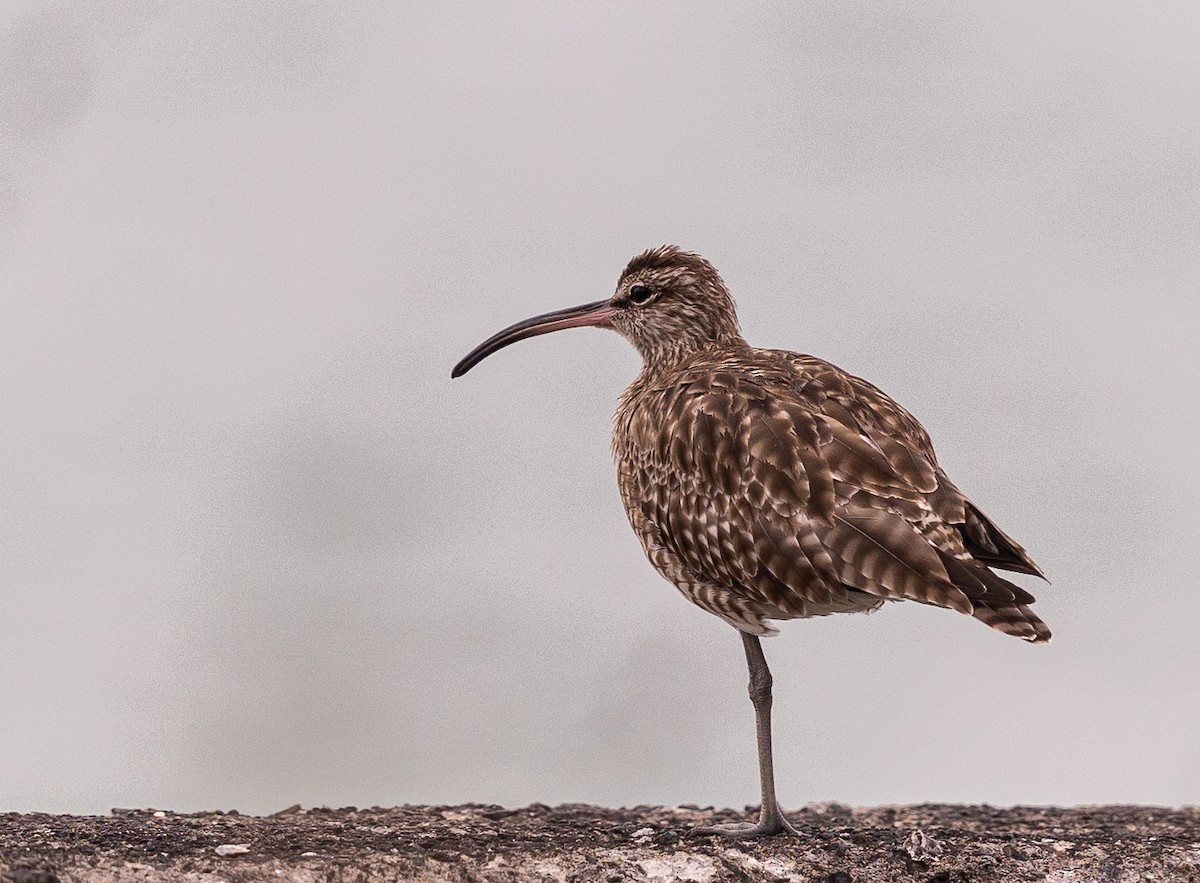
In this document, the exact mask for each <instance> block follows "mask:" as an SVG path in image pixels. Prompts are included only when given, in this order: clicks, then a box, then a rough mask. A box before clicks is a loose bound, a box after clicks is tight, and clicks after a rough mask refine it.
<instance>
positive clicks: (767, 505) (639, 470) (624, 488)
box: [451, 246, 1050, 838]
mask: <svg viewBox="0 0 1200 883" xmlns="http://www.w3.org/2000/svg"><path fill="white" fill-rule="evenodd" d="M585 325H592V326H598V327H601V328H611V329H613V330H615V331H617V332H619V333H620V334H621V335H623V336H624V337H625V338H627V339H628V340H629V342H630V343H632V344H633V345H634V346H635V347H636V348H637V350H638V352H640V353H641V356H642V360H643V367H642V370H641V373H640V374H638V376H637V378H636V379H635V380H634V381H633V383H632V384H630V386H629V388H628V389H626V390H625V392H624V394H623V395H622V396H621V399H620V403H619V404H618V407H617V414H616V418H615V420H614V424H613V443H612V446H613V455H614V457H615V459H616V463H617V484H618V486H619V488H620V492H621V499H622V500H623V501H624V503H625V511H626V513H628V515H629V522H630V524H631V525H632V526H633V529H634V532H635V533H636V534H637V536H638V539H639V540H641V543H642V548H643V549H644V550H645V552H646V557H647V558H649V559H650V563H651V564H653V565H654V567H655V569H656V570H658V572H659V573H660V574H662V575H663V576H664V577H665V578H666V579H667V580H668V581H669V582H671V583H672V584H674V585H675V587H676V588H677V589H679V591H680V592H682V593H683V595H684V597H686V598H687V599H688V600H689V601H691V602H692V603H694V604H696V605H698V606H699V607H701V608H702V609H704V610H706V611H708V612H709V613H712V614H714V615H715V616H718V617H720V618H721V619H723V620H725V621H726V622H728V623H729V624H730V625H732V626H733V627H734V628H736V629H737V630H738V631H739V632H740V633H741V639H742V643H743V645H744V649H745V653H746V661H747V664H748V666H749V669H750V699H751V701H752V703H753V705H754V712H755V724H756V730H757V736H758V762H759V780H760V786H761V789H762V803H761V808H760V811H759V818H758V821H757V822H754V823H747V824H737V825H718V826H712V827H707V828H699V829H697V831H698V832H699V833H714V834H723V835H728V836H732V837H746V838H749V837H762V836H769V835H772V834H779V833H781V832H791V833H794V829H793V828H792V826H791V825H790V824H788V821H787V819H785V818H784V816H783V814H782V813H781V812H780V810H779V805H778V803H776V800H775V776H774V768H773V764H772V757H771V684H772V681H771V672H770V670H769V669H768V668H767V662H766V659H765V658H764V657H763V652H762V646H761V644H760V643H759V638H760V636H765V635H774V634H776V629H774V628H773V627H772V626H771V625H770V624H769V623H770V621H771V620H785V619H796V618H803V617H810V616H824V615H826V614H830V613H843V612H853V611H867V610H874V609H876V608H878V607H880V606H881V605H882V604H883V603H884V602H885V601H902V600H910V601H920V602H921V603H923V604H929V605H933V606H936V607H948V608H950V609H953V610H957V611H959V612H960V613H965V614H967V615H968V616H973V617H974V618H975V619H978V620H980V621H981V622H983V623H985V624H987V625H989V626H991V627H992V628H994V629H997V630H999V631H1001V632H1004V633H1005V634H1009V635H1014V636H1016V637H1018V638H1024V639H1025V640H1027V641H1031V642H1034V643H1044V642H1046V641H1049V640H1050V630H1049V629H1048V628H1046V626H1045V624H1044V623H1043V622H1042V621H1041V620H1040V619H1038V617H1037V615H1036V614H1034V613H1033V611H1032V610H1030V609H1029V605H1030V604H1032V603H1033V596H1032V595H1030V594H1029V593H1028V592H1026V591H1025V590H1024V589H1022V588H1020V587H1018V586H1016V585H1014V584H1012V583H1010V582H1008V581H1007V580H1004V579H1002V578H1000V577H999V576H997V575H996V574H995V573H993V572H992V570H991V568H998V569H1001V570H1010V571H1016V572H1017V573H1028V574H1035V575H1037V576H1041V575H1042V573H1041V571H1040V570H1039V569H1038V566H1037V565H1036V564H1034V563H1033V559H1031V558H1030V557H1029V555H1028V554H1026V552H1025V550H1024V549H1022V548H1021V547H1020V546H1019V545H1018V544H1017V543H1016V541H1015V540H1013V539H1012V538H1011V537H1009V536H1008V534H1006V533H1004V532H1003V531H1002V530H1000V528H998V527H996V525H995V524H993V523H992V522H991V521H990V520H989V519H988V517H987V516H986V515H984V514H983V513H982V512H981V511H980V510H979V509H978V508H977V507H976V506H975V505H974V504H973V503H972V502H971V501H970V500H968V499H967V498H966V496H965V495H964V494H963V493H962V492H961V491H960V490H959V489H958V488H957V487H955V486H954V484H953V483H952V482H951V481H950V479H949V478H947V477H946V474H945V473H944V472H943V471H942V469H941V467H940V466H939V465H938V461H937V457H936V456H935V455H934V452H933V445H932V444H931V443H930V440H929V436H928V434H927V433H926V432H925V430H924V428H922V426H921V424H920V423H918V422H917V421H916V419H914V418H913V416H912V415H911V414H909V413H908V412H907V411H906V410H904V408H902V407H901V406H900V405H898V404H896V403H895V402H894V401H892V400H891V399H890V398H888V396H886V395H885V394H884V393H883V392H881V391H880V390H879V389H877V388H876V387H875V386H873V385H872V384H870V383H868V382H867V381H865V380H863V379H861V378H859V377H855V376H853V375H851V374H848V373H846V372H845V371H843V370H841V369H840V368H837V367H835V366H834V365H831V364H830V363H828V362H826V361H823V360H821V359H818V358H815V357H813V356H806V355H799V354H797V353H792V352H788V351H786V350H770V349H757V348H755V347H752V346H750V345H749V344H747V343H746V341H745V340H743V338H742V334H741V331H740V329H739V327H738V320H737V313H736V311H735V308H734V303H733V297H732V296H731V295H730V293H729V289H728V288H727V287H726V286H725V283H724V282H723V281H722V279H721V277H720V276H719V275H718V274H717V271H716V270H715V269H714V268H713V266H712V264H710V263H709V262H708V261H706V260H705V259H704V258H702V257H700V256H699V255H696V254H692V253H690V252H686V251H682V250H681V249H679V248H677V247H675V246H663V247H661V248H655V249H651V250H650V251H647V252H644V253H643V254H640V255H638V256H637V257H635V258H634V259H633V260H632V261H630V263H629V266H627V267H626V268H625V271H624V272H623V273H622V274H621V278H620V280H619V281H618V283H617V289H616V292H615V293H614V294H613V296H612V297H610V298H608V299H606V300H601V301H596V302H594V303H589V304H584V305H582V306H579V307H572V308H571V309H566V310H559V311H557V312H553V313H546V314H545V315H542V316H537V317H535V318H532V319H526V320H525V321H524V322H518V323H517V324H515V325H512V326H510V327H509V328H506V329H504V330H503V331H501V332H500V333H498V334H496V335H494V336H493V337H490V338H488V339H487V340H485V341H484V342H483V343H481V344H480V345H479V346H477V347H476V348H475V349H474V350H472V351H471V352H470V353H469V354H468V355H467V356H466V358H464V359H463V360H462V361H461V362H459V363H458V364H457V365H456V366H455V367H454V370H453V371H452V372H451V376H452V377H459V376H461V375H462V374H465V373H466V372H467V371H469V370H470V369H471V368H473V367H474V366H475V365H476V364H478V363H479V362H480V361H481V360H482V359H484V358H486V357H487V356H489V355H491V354H492V353H494V352H496V351H497V350H499V349H501V348H502V347H505V346H508V345H509V344H510V343H516V342H517V341H518V340H524V339H525V338H527V337H533V336H535V335H538V334H545V333H547V332H550V331H557V330H559V329H562V328H575V327H579V326H585Z"/></svg>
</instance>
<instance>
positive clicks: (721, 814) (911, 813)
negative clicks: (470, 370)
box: [0, 805, 1200, 883]
mask: <svg viewBox="0 0 1200 883" xmlns="http://www.w3.org/2000/svg"><path fill="white" fill-rule="evenodd" d="M744 817H745V814H744V813H735V812H733V811H731V810H712V809H697V808H694V807H691V808H689V807H683V808H673V807H666V808H664V807H636V808H634V809H619V810H613V809H602V808H599V807H593V806H582V805H566V806H558V807H548V806H542V805H534V806H528V807H524V808H521V809H505V808H503V807H499V806H478V805H470V806H406V807H400V808H396V809H379V808H373V809H363V810H359V809H354V808H352V807H346V808H343V809H309V810H304V809H301V808H300V807H292V808H290V809H287V810H284V811H282V812H279V813H276V814H274V815H272V816H267V817H256V816H244V815H239V814H238V813H236V812H225V813H222V812H206V813H190V814H176V813H170V812H163V811H157V812H156V811H154V810H121V809H116V810H113V812H112V813H111V814H110V815H107V816H52V815H39V814H7V815H0V879H2V880H4V881H5V883H67V881H81V883H83V881H101V880H104V881H108V880H120V881H130V883H133V881H141V883H152V881H158V880H171V881H176V880H178V881H183V880H187V881H192V883H208V881H213V883H215V881H225V883H239V881H246V883H251V881H259V880H272V881H277V880H288V881H299V883H310V881H311V883H342V881H345V883H373V881H376V880H389V881H393V880H421V881H442V880H448V881H523V880H535V881H555V883H567V881H581V883H584V881H588V883H590V881H602V883H608V881H619V880H650V881H668V880H687V881H724V880H733V881H742V883H746V881H758V880H771V881H782V880H804V881H828V883H866V881H900V880H904V881H912V880H922V881H944V883H952V881H955V883H987V881H1015V880H1030V881H1032V880H1053V881H1105V883H1108V881H1114V883H1115V881H1122V883H1124V881H1134V880H1153V881H1196V883H1200V808H1190V809H1162V808H1156V807H1136V806H1099V807H1082V808H1074V809H1054V808H1037V807H1018V808H1015V809H995V808H992V807H988V806H954V805H922V806H898V807H877V808H871V809H852V808H850V807H846V806H841V805H819V806H809V807H806V808H805V809H802V810H799V811H796V812H793V813H789V817H790V818H791V820H792V822H793V824H794V825H795V826H796V828H797V830H798V831H799V832H800V834H801V836H800V837H789V838H774V839H771V840H768V841H760V842H752V843H735V842H728V841H725V840H722V839H720V838H716V837H711V836H703V837H701V836H695V835H691V834H689V832H688V829H689V828H690V827H691V826H693V825H696V824H705V823H710V822H713V821H732V820H739V819H742V818H744Z"/></svg>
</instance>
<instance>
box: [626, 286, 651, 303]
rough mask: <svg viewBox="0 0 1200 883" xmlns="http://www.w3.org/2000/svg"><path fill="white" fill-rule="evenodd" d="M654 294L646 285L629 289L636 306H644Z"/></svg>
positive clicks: (630, 296) (630, 297)
mask: <svg viewBox="0 0 1200 883" xmlns="http://www.w3.org/2000/svg"><path fill="white" fill-rule="evenodd" d="M652 294H654V292H653V291H651V290H650V289H649V288H648V287H647V286H645V285H635V286H633V287H632V288H630V289H629V299H630V300H631V301H632V302H633V303H635V304H644V303H645V302H646V301H648V300H650V295H652Z"/></svg>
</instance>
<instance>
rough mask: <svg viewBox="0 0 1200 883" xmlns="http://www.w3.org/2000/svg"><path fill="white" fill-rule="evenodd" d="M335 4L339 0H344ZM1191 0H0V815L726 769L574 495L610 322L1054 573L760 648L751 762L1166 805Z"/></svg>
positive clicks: (727, 684)
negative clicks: (713, 277)
mask: <svg viewBox="0 0 1200 883" xmlns="http://www.w3.org/2000/svg"><path fill="white" fill-rule="evenodd" d="M335 6H336V8H335ZM1198 44H1200V6H1197V4H1195V3H1194V2H1192V0H1184V2H1176V3H1166V2H1164V3H1151V4H1149V5H1147V4H1128V3H1116V2H1095V0H1088V2H1082V0H1076V2H1062V3H1054V4H1046V3H1033V2H1006V3H988V4H982V3H975V4H951V3H935V2H931V3H911V4H890V3H889V4H882V3H855V4H850V3H840V2H837V3H835V2H830V3H774V4H756V5H753V6H752V8H747V7H744V6H731V5H729V4H717V3H707V4H706V3H699V4H698V3H682V2H680V3H667V4H640V3H614V2H608V3H603V4H594V5H589V6H577V5H570V4H549V3H547V4H531V3H518V4H501V5H499V6H495V7H491V8H484V7H482V6H477V5H476V4H415V3H413V4H409V3H357V4H349V5H345V4H336V5H335V4H323V3H312V4H308V3H269V2H263V3H253V4H244V3H233V2H229V3H202V4H196V3H190V2H162V3H153V2H145V3H119V4H118V3H112V4H101V3H96V4H76V3H61V4H60V3H51V2H42V0H37V2H34V0H25V2H12V0H10V2H8V3H6V4H4V5H3V6H0V433H2V436H0V438H2V442H0V443H2V448H0V450H2V452H3V456H2V457H0V561H2V564H0V605H2V607H0V610H2V613H0V810H35V809H39V810H54V811H72V812H84V811H92V812H94V811H106V810H107V809H108V808H109V807H111V806H155V807H163V808H171V809H179V810H187V809H200V808H213V807H224V808H233V807H236V808H238V809H241V810H243V811H254V812H265V811H273V810H276V809H279V808H281V807H284V806H287V805H289V804H292V803H295V802H302V803H304V804H310V805H311V804H331V805H345V804H355V805H359V806H366V805H372V804H395V803H403V802H457V801H468V800H471V801H494V802H500V803H506V804H519V803H523V802H529V801H545V802H549V803H554V802H559V801H575V800H578V801H589V802H598V803H610V804H634V803H643V802H665V803H682V802H694V803H700V804H707V803H716V804H725V805H741V804H744V803H749V802H754V801H755V800H756V799H757V788H756V784H755V783H756V775H755V767H754V763H755V761H754V751H753V744H752V732H753V725H752V717H751V709H750V704H749V701H748V700H747V699H746V695H745V680H746V675H745V670H744V663H743V660H742V654H741V649H740V646H739V642H738V641H737V639H736V635H735V633H734V632H733V630H732V629H730V628H729V627H728V626H726V625H724V624H722V623H721V622H719V621H718V620H716V619H714V618H712V617H708V616H706V615H705V614H703V613H701V612H700V611H699V610H697V609H695V608H692V607H691V606H689V605H688V604H686V603H685V602H684V601H683V600H682V599H681V598H680V597H679V596H678V595H677V593H676V592H675V590H674V589H673V588H671V587H670V586H669V585H668V584H667V583H665V582H663V581H662V580H661V579H660V578H659V577H658V576H657V575H656V574H655V573H654V572H653V570H652V569H651V568H650V566H649V564H647V563H646V562H645V561H644V559H643V557H642V554H641V551H640V548H639V547H638V544H637V542H636V541H635V539H634V537H633V535H632V533H631V531H630V530H629V528H628V525H627V524H626V522H625V518H624V514H623V512H622V511H621V507H620V504H619V501H618V498H617V494H616V489H615V482H614V476H613V468H612V465H611V462H610V459H609V453H608V433H609V424H610V419H611V415H612V410H613V406H614V404H615V401H616V398H617V396H618V394H619V393H620V391H621V390H622V388H623V387H624V385H625V384H626V383H627V382H628V381H629V380H630V379H632V377H633V375H634V373H635V372H636V370H637V357H636V354H635V353H634V352H633V351H632V350H631V349H630V348H629V347H628V346H627V345H626V344H625V343H624V342H623V341H622V340H620V338H618V337H617V336H616V335H612V334H603V333H600V332H596V331H578V332H567V333H564V334H561V335H555V336H551V337H547V338H541V339H538V340H536V341H532V342H528V343H525V344H523V345H520V346H518V347H514V348H512V349H509V350H506V351H504V352H503V353H502V354H500V355H497V356H495V357H493V358H492V359H489V360H488V361H487V362H486V363H485V364H483V365H482V366H480V368H478V369H476V370H475V371H474V372H472V373H471V374H470V375H469V376H468V377H466V378H464V379H463V380H460V381H455V382H453V383H451V381H450V380H449V376H448V375H449V369H450V366H451V365H452V364H453V363H454V362H455V361H456V360H457V359H458V358H459V357H460V356H461V355H463V354H464V353H465V352H466V351H467V350H468V349H469V348H470V347H472V346H473V345H474V344H476V343H477V342H478V341H479V340H481V339H482V338H483V337H485V336H486V335H488V334H490V333H492V332H493V331H496V330H498V329H499V328H500V327H502V326H504V325H507V324H509V323H510V322H512V321H515V320H517V319H520V318H524V317H526V316H528V315H531V314H533V313H538V312H542V311H544V310H548V309H554V308H558V307H561V306H569V305H573V304H576V303H580V302H583V301H588V300H594V299H597V298H600V297H605V296H607V295H608V294H609V293H610V292H611V289H612V286H613V283H614V282H615V280H616V277H617V275H618V273H619V271H620V270H621V268H622V267H623V265H624V263H625V262H626V261H627V260H628V259H629V257H631V256H632V255H633V254H635V253H636V252H638V251H641V250H642V249H644V248H646V247H649V246H653V245H658V244H661V243H664V242H674V243H678V244H680V245H682V246H684V247H687V248H690V249H693V250H696V251H699V252H701V253H702V254H705V255H706V256H708V257H709V258H710V259H712V260H713V261H714V263H716V265H717V266H718V268H719V269H720V270H721V271H722V272H723V274H724V275H725V278H726V280H727V281H728V282H729V284H730V285H731V287H732V288H733V290H734V293H735V295H737V296H738V298H739V303H740V307H741V315H742V321H743V326H744V328H745V331H746V334H747V337H748V338H749V339H751V340H752V341H753V342H756V343H759V344H763V345H774V346H785V347H788V348H792V349H797V350H801V351H805V352H812V353H815V354H818V355H821V356H824V357H826V358H829V359H831V360H833V361H834V362H836V363H838V364H840V365H842V366H843V367H845V368H847V369H849V370H851V371H854V372H855V373H858V374H862V375H864V376H866V377H868V378H870V379H872V380H873V381H874V382H876V383H877V384H879V385H880V386H882V387H883V388H884V389H885V390H887V391H888V392H889V393H891V394H892V395H893V396H894V397H896V398H897V399H898V400H899V401H901V402H902V403H904V404H905V405H906V406H907V407H909V408H910V409H911V410H912V411H913V412H914V413H915V414H916V415H917V416H918V417H919V418H920V419H921V420H922V421H923V422H924V423H925V425H926V426H927V428H928V429H929V430H930V432H931V433H932V435H933V437H934V440H935V442H936V443H937V446H938V450H939V453H940V455H941V458H942V461H943V464H944V465H945V466H946V468H947V470H948V471H949V472H950V474H951V475H952V476H953V477H954V479H955V480H956V482H957V483H958V484H959V485H961V486H962V488H963V489H964V490H966V491H967V492H968V493H970V494H971V495H972V496H973V497H974V498H975V499H976V501H977V502H978V503H979V504H980V505H981V506H982V507H983V508H984V510H985V511H987V512H988V513H989V514H990V515H991V516H992V517H993V518H994V519H996V520H997V521H998V522H999V523H1000V524H1001V525H1002V526H1003V527H1004V528H1005V529H1006V530H1008V531H1009V532H1011V533H1013V534H1015V535H1016V536H1017V537H1018V538H1019V539H1020V540H1021V541H1022V542H1023V543H1024V544H1025V545H1026V546H1027V548H1028V549H1029V550H1030V552H1031V553H1032V554H1033V555H1034V557H1035V558H1036V559H1037V560H1038V561H1039V562H1040V563H1041V564H1042V565H1043V567H1044V568H1045V570H1046V571H1047V573H1048V574H1050V576H1051V578H1052V579H1053V581H1054V584H1053V585H1052V586H1039V585H1036V582H1035V581H1031V582H1030V587H1031V588H1032V589H1033V590H1034V591H1035V593H1036V594H1037V595H1038V596H1039V602H1038V608H1037V609H1038V611H1039V612H1040V613H1041V614H1042V615H1043V617H1044V618H1045V619H1046V621H1047V622H1048V623H1049V624H1050V625H1051V627H1052V628H1053V629H1054V632H1055V640H1054V643H1053V644H1051V645H1050V646H1049V647H1047V648H1038V647H1031V646H1028V645H1026V644H1024V643H1022V642H1019V641H1015V640H1012V639H1009V638H1006V637H1005V636H1003V635H1000V634H998V633H994V632H990V631H989V630H987V629H985V628H984V627H982V626H981V625H980V624H979V623H976V622H974V621H972V620H970V619H968V618H965V617H961V616H958V615H955V614H952V613H950V612H946V611H940V610H934V609H930V608H925V607H921V606H918V605H914V604H907V605H893V606H890V607H888V608H887V609H885V610H884V611H883V612H881V613H880V614H878V615H874V616H870V617H862V616H857V617H849V616H843V617H834V618H829V619H823V620H813V621H807V622H796V623H791V624H787V625H785V626H784V629H783V636H782V637H780V638H778V639H775V640H772V641H770V642H768V643H767V645H766V647H767V655H768V658H769V659H770V661H771V664H772V666H773V669H774V672H775V680H776V703H775V708H776V733H777V736H776V738H777V746H778V747H777V758H778V761H777V763H778V767H779V777H780V796H781V799H782V801H783V802H784V805H785V806H789V805H790V806H795V805H798V804H801V803H804V802H808V801H813V800H843V801H848V802H851V803H859V804H869V803H877V802H893V801H905V802H907V801H923V800H961V801H988V802H992V803H999V804H1007V803H1043V802H1051V803H1063V804H1067V803H1079V802H1087V803H1091V802H1108V801H1131V802H1132V801H1136V802H1151V803H1163V804H1180V803H1196V802H1198V801H1200V661H1198V655H1200V650H1198V644H1197V640H1196V623H1197V620H1198V616H1200V592H1198V591H1197V586H1196V577H1195V572H1194V571H1195V563H1196V561H1197V553H1198V552H1200V540H1198V537H1200V512H1198V510H1197V507H1196V503H1195V501H1196V499H1197V497H1198V495H1200V469H1198V467H1197V465H1196V449H1197V434H1198V432H1200V404H1198V400H1200V397H1198V393H1197V388H1198V382H1200V347H1197V344H1196V339H1197V331H1198V330H1200V248H1197V243H1198V242H1200V127H1198V125H1197V122H1198V121H1200V65H1198V64H1197V63H1196V59H1197V57H1198V55H1200V47H1198Z"/></svg>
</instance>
